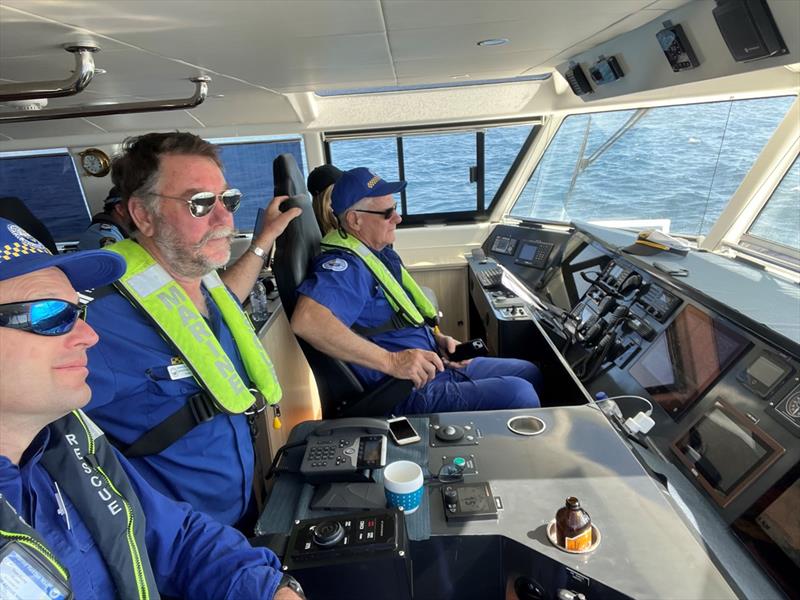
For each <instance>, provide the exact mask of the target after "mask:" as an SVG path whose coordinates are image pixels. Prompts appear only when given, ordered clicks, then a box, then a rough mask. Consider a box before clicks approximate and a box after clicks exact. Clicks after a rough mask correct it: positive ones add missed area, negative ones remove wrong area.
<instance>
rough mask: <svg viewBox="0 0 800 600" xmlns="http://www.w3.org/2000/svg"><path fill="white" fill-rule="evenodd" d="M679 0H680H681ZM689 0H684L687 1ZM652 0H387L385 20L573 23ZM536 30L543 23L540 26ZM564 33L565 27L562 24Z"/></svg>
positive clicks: (405, 24)
mask: <svg viewBox="0 0 800 600" xmlns="http://www.w3.org/2000/svg"><path fill="white" fill-rule="evenodd" d="M679 1H680V0H679ZM688 1H689V0H683V2H681V3H682V4H685V3H686V2H688ZM650 4H653V0H603V1H601V0H492V1H491V2H485V1H466V2H451V1H445V2H441V1H439V2H436V1H434V2H431V1H430V0H384V1H383V6H384V10H385V13H386V22H387V26H388V28H389V30H390V31H400V30H404V29H430V28H436V27H450V26H454V25H474V24H481V23H484V24H486V25H487V26H489V25H492V24H497V23H499V22H503V21H505V22H515V21H529V22H531V23H537V22H538V21H540V20H541V19H543V18H545V19H546V18H548V17H550V16H552V15H563V16H564V17H569V18H570V23H569V24H570V26H573V25H577V24H579V23H580V21H582V20H583V19H591V18H593V17H594V16H597V15H606V17H611V18H612V19H617V18H620V17H622V16H624V15H627V14H630V13H632V12H635V11H637V10H641V9H643V8H645V7H647V6H648V5H650ZM536 29H537V30H539V29H541V27H537V28H536ZM561 29H562V33H568V32H567V31H564V30H565V29H566V28H564V27H562V28H561Z"/></svg>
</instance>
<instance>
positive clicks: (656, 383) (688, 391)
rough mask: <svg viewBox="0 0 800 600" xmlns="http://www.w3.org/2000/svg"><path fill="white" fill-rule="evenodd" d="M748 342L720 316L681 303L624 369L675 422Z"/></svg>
mask: <svg viewBox="0 0 800 600" xmlns="http://www.w3.org/2000/svg"><path fill="white" fill-rule="evenodd" d="M749 345H750V344H749V342H748V341H747V340H746V339H745V338H744V337H742V336H741V335H739V334H738V333H737V332H736V331H734V330H733V329H731V328H730V327H728V326H727V325H724V324H723V323H722V322H721V321H720V320H718V319H715V318H714V317H712V316H711V315H707V314H706V313H704V312H702V311H701V310H700V309H698V308H696V307H694V306H692V305H687V306H686V307H685V308H684V309H683V311H681V313H680V314H678V316H677V317H676V318H675V320H674V321H673V322H672V323H670V325H669V327H667V329H666V330H665V331H663V332H662V333H661V335H659V336H658V337H657V338H656V339H655V340H654V341H653V343H652V345H651V346H650V347H649V348H648V349H647V350H646V351H645V352H644V354H642V356H641V357H640V358H639V360H638V361H637V362H636V363H634V365H633V366H632V367H631V370H630V374H631V376H633V378H634V379H636V381H638V382H639V383H640V384H641V385H642V386H643V387H644V388H645V389H646V390H647V393H649V394H650V396H651V397H652V398H653V400H655V401H656V402H657V403H658V404H659V405H660V406H661V407H662V408H663V409H664V410H665V411H666V412H667V414H669V415H670V416H671V417H672V418H673V419H675V420H676V421H677V420H678V419H679V418H680V417H681V416H683V414H684V413H686V411H687V410H689V408H691V407H692V405H694V403H695V402H696V401H697V400H698V399H699V398H700V397H701V396H702V395H703V394H705V393H706V391H707V390H708V389H709V387H711V385H712V384H713V383H714V382H715V381H716V380H717V379H718V378H719V376H720V375H722V373H724V372H725V370H726V369H727V368H728V367H729V366H730V365H731V364H732V363H733V362H734V361H735V360H736V359H737V358H738V357H739V356H740V355H741V354H742V352H744V350H745V349H747V347H748V346H749Z"/></svg>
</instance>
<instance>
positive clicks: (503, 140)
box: [331, 97, 800, 249]
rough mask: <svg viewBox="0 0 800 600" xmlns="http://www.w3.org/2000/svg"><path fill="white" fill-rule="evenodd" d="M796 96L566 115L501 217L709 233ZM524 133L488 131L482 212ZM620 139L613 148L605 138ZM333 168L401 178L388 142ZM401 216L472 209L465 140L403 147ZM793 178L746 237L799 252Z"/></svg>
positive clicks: (344, 149)
mask: <svg viewBox="0 0 800 600" xmlns="http://www.w3.org/2000/svg"><path fill="white" fill-rule="evenodd" d="M793 100H794V97H781V98H768V99H755V100H739V101H733V102H715V103H706V104H698V105H692V106H674V107H661V108H655V109H650V110H648V111H646V112H645V113H644V114H642V115H641V116H640V118H639V119H638V120H637V121H636V123H635V124H634V125H632V126H631V127H629V128H628V129H626V130H624V131H623V132H621V133H620V128H621V127H623V125H624V124H625V123H626V122H627V121H628V120H629V119H631V118H632V117H634V115H635V113H636V111H632V110H630V111H616V112H609V113H602V114H595V115H573V116H570V117H568V118H567V119H566V120H565V121H564V123H563V124H562V126H561V128H560V130H559V131H558V133H557V135H556V136H555V138H554V139H553V141H552V142H551V144H550V146H549V147H548V149H547V151H546V153H545V155H544V157H543V158H542V160H541V161H540V163H539V165H538V166H537V168H536V169H535V171H534V173H533V175H532V177H531V178H530V180H529V182H528V184H527V185H526V187H525V189H524V190H523V192H522V194H521V195H520V197H519V199H518V200H517V202H516V204H515V205H514V207H513V208H512V210H511V214H512V215H514V216H518V217H533V218H541V219H549V220H557V221H569V220H573V219H576V220H608V219H667V220H668V221H669V222H670V230H671V231H673V232H675V233H684V234H692V235H702V234H707V233H708V232H709V230H710V229H711V227H712V225H713V224H714V222H715V221H716V219H717V218H718V217H719V215H720V213H721V212H722V210H723V209H724V207H725V205H726V204H727V202H728V200H729V199H730V197H731V195H732V194H733V193H734V192H735V191H736V189H737V188H738V187H739V184H740V183H741V181H742V179H743V178H744V176H745V175H746V174H747V172H748V170H749V169H750V167H751V165H752V164H753V161H754V160H755V158H756V157H757V156H758V154H759V152H760V151H761V149H762V148H763V146H764V144H765V143H766V142H767V140H768V139H769V138H770V136H771V135H772V133H773V132H774V130H775V128H776V127H777V125H778V124H779V123H780V122H781V120H782V119H783V117H784V115H785V114H786V111H787V110H788V108H789V106H790V105H791V103H792V102H793ZM529 132H530V127H529V126H514V127H501V128H496V129H489V130H487V131H486V141H485V156H486V158H485V170H486V184H485V185H486V189H485V202H486V205H487V206H488V205H489V202H490V201H491V199H492V198H493V196H494V194H495V192H496V191H497V189H498V187H499V185H500V183H501V182H502V180H503V177H504V176H505V174H506V172H507V171H508V168H509V167H510V166H511V164H512V162H513V160H514V158H515V157H516V155H517V152H518V151H519V149H520V148H521V146H522V144H523V143H524V141H525V138H526V137H527V135H528V133H529ZM615 134H618V137H617V139H616V140H615V141H614V142H613V143H608V144H607V142H608V140H609V138H611V137H612V136H614V135H615ZM331 155H332V161H333V163H334V164H336V165H337V166H338V167H339V168H342V169H350V168H353V167H358V166H367V167H370V168H372V169H373V171H375V172H376V173H377V174H379V175H380V176H381V177H383V178H384V179H387V180H392V179H395V178H398V177H399V173H398V160H397V141H396V139H395V138H381V139H371V140H342V141H334V142H332V144H331ZM403 157H404V167H405V179H406V180H407V181H408V188H407V202H408V213H409V214H423V213H430V212H453V211H462V210H475V208H476V205H477V188H476V184H475V183H470V181H469V168H470V166H473V165H475V164H476V159H475V134H474V133H453V134H440V135H419V136H406V137H404V138H403ZM799 171H800V170H799V169H798V167H797V165H795V167H793V168H792V170H791V171H790V173H789V174H788V175H787V177H786V179H785V180H784V182H783V184H782V185H781V186H780V188H779V189H778V190H777V191H776V193H775V195H774V197H773V198H772V201H771V202H770V203H769V205H768V206H767V208H766V209H765V210H764V212H763V213H762V214H761V215H760V217H759V219H758V220H757V222H756V224H755V225H754V227H753V230H752V231H753V233H756V234H757V235H759V236H763V237H766V238H768V239H771V240H773V241H777V242H780V243H783V244H785V245H787V246H790V247H794V248H798V249H800V172H799Z"/></svg>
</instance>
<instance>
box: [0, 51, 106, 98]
mask: <svg viewBox="0 0 800 600" xmlns="http://www.w3.org/2000/svg"><path fill="white" fill-rule="evenodd" d="M64 50H66V51H67V52H71V53H72V54H74V55H75V70H74V71H73V72H72V76H71V77H69V78H67V79H63V80H51V81H35V82H33V83H30V82H28V83H4V84H3V85H0V102H10V101H15V100H34V99H40V98H61V97H63V96H74V95H75V94H77V93H78V92H81V91H83V90H84V89H85V88H86V86H87V85H89V82H90V81H91V80H92V78H93V77H94V58H93V57H92V54H94V53H95V52H99V51H100V46H98V45H96V44H93V43H89V42H84V43H80V44H70V45H68V46H64Z"/></svg>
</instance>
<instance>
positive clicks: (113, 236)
mask: <svg viewBox="0 0 800 600" xmlns="http://www.w3.org/2000/svg"><path fill="white" fill-rule="evenodd" d="M124 239H125V236H124V235H123V234H122V231H120V229H119V227H117V226H116V225H114V224H112V223H92V224H91V225H89V227H88V228H87V229H86V231H84V232H83V233H82V234H81V237H80V239H79V240H78V248H79V249H81V250H97V249H98V248H103V247H105V246H108V245H109V244H114V243H116V242H121V241H122V240H124Z"/></svg>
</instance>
